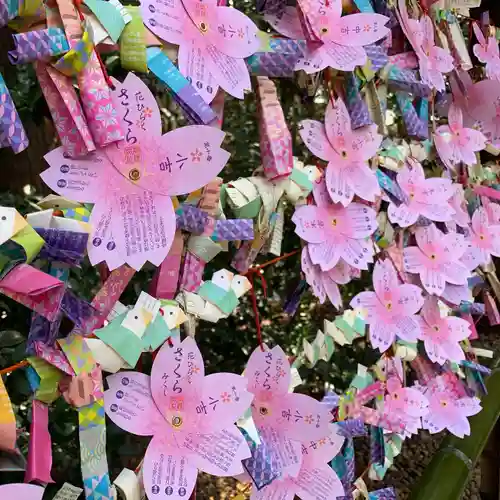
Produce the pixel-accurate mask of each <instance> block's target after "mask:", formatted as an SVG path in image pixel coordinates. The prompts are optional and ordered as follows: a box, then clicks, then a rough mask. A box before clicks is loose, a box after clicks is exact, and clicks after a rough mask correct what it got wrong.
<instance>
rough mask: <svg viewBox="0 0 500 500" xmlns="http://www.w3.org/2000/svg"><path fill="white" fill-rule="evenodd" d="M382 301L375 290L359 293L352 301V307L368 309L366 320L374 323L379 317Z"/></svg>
mask: <svg viewBox="0 0 500 500" xmlns="http://www.w3.org/2000/svg"><path fill="white" fill-rule="evenodd" d="M381 305H382V304H381V303H380V301H379V300H378V298H377V295H376V294H375V292H361V293H358V294H357V295H356V296H355V297H354V298H353V299H352V300H351V303H350V306H351V307H361V308H363V309H364V310H365V311H366V321H367V323H368V324H372V323H373V322H374V321H375V320H376V319H377V318H378V311H379V309H380V307H381Z"/></svg>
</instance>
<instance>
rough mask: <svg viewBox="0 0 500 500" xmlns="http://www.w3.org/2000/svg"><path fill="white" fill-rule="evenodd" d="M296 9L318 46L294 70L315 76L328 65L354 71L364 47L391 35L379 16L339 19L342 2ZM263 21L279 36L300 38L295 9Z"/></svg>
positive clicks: (305, 0)
mask: <svg viewBox="0 0 500 500" xmlns="http://www.w3.org/2000/svg"><path fill="white" fill-rule="evenodd" d="M299 7H300V9H301V11H302V15H303V16H304V18H305V21H306V22H307V23H308V26H309V27H310V29H311V30H312V34H313V35H314V36H315V37H316V40H317V41H319V42H320V44H310V45H309V46H308V47H307V53H306V56H305V57H303V58H300V59H299V60H298V61H297V63H296V65H295V70H297V71H298V70H304V71H305V72H306V73H309V74H311V73H316V72H318V71H321V70H323V69H325V68H326V67H328V66H331V67H332V68H335V69H339V70H342V71H353V70H354V69H355V68H356V66H362V65H364V64H365V63H366V61H367V54H366V51H365V49H364V48H363V47H364V46H366V45H370V44H372V43H375V42H377V41H378V40H381V39H382V38H384V37H385V36H387V35H388V34H389V33H390V30H389V29H388V28H386V27H385V24H387V23H388V22H389V18H388V17H385V16H382V15H380V14H351V15H348V16H342V2H341V0H333V1H331V2H326V3H323V2H319V1H318V0H301V1H299ZM266 20H267V21H268V22H270V24H271V25H272V26H273V27H274V28H275V29H276V30H277V31H278V32H279V33H281V34H283V35H285V36H288V37H291V38H296V39H297V38H300V39H303V38H304V35H303V34H302V32H301V31H299V26H300V20H299V14H298V12H297V10H295V12H293V11H292V10H291V9H288V10H286V16H281V17H280V16H272V15H267V16H266Z"/></svg>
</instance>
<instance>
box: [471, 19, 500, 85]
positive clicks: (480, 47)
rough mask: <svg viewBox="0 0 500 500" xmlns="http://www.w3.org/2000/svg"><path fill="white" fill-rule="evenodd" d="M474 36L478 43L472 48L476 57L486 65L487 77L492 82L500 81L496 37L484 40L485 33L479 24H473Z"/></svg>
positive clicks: (499, 61) (499, 56)
mask: <svg viewBox="0 0 500 500" xmlns="http://www.w3.org/2000/svg"><path fill="white" fill-rule="evenodd" d="M472 28H473V30H474V34H475V35H476V38H477V41H478V43H476V44H475V45H474V47H472V50H473V52H474V54H475V56H476V57H477V58H478V59H479V60H480V61H481V62H482V63H485V64H486V76H487V77H488V78H489V79H490V80H497V81H500V51H499V49H498V40H497V39H496V37H495V36H494V35H490V36H489V37H488V40H486V39H485V38H484V35H483V32H482V31H481V28H480V27H479V26H478V24H477V23H475V22H474V23H472Z"/></svg>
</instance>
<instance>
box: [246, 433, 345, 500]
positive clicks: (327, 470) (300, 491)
mask: <svg viewBox="0 0 500 500" xmlns="http://www.w3.org/2000/svg"><path fill="white" fill-rule="evenodd" d="M330 429H331V433H330V434H329V435H328V436H327V437H325V438H322V439H319V440H315V441H311V442H310V443H307V444H303V445H302V463H301V467H300V470H299V473H298V475H297V476H296V477H286V478H284V479H281V478H278V479H275V480H274V481H273V482H272V483H271V484H269V485H268V486H264V487H263V488H261V489H260V490H258V489H257V488H254V489H253V491H252V495H251V497H250V499H251V500H269V499H273V498H276V499H278V498H279V499H281V500H293V498H294V497H295V495H297V496H298V497H299V498H300V499H302V500H310V499H312V498H321V497H323V498H330V497H331V498H337V497H340V496H343V495H344V487H343V486H342V483H341V482H340V479H339V478H338V476H337V474H336V473H335V471H334V470H333V469H332V468H331V467H330V466H329V462H330V461H331V460H332V459H333V458H334V457H335V456H336V455H337V454H338V453H339V451H340V449H341V448H342V445H343V443H344V437H343V436H341V435H340V434H338V433H337V426H336V425H335V424H331V425H330ZM311 492H314V495H311Z"/></svg>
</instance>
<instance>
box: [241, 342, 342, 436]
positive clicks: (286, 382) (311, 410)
mask: <svg viewBox="0 0 500 500" xmlns="http://www.w3.org/2000/svg"><path fill="white" fill-rule="evenodd" d="M245 376H246V377H247V378H248V380H249V383H248V390H249V391H250V392H251V393H253V395H254V400H253V402H252V416H253V419H254V421H255V424H256V426H257V428H259V427H271V428H273V429H275V430H276V431H277V432H278V433H280V434H282V435H284V436H286V437H287V438H288V439H291V440H294V441H298V442H307V441H315V440H318V439H321V438H324V437H326V436H327V435H328V434H329V427H328V424H329V422H330V421H331V420H332V416H331V414H330V412H329V410H328V408H327V407H326V406H325V405H322V404H321V403H320V402H319V401H316V400H315V399H313V398H311V397H309V396H306V395H304V394H294V393H289V392H288V389H289V386H290V379H291V375H290V363H289V362H288V358H287V357H286V355H285V353H284V352H283V350H282V349H281V347H279V346H275V347H274V348H273V349H271V350H264V351H263V350H262V349H261V348H260V347H257V348H256V349H255V350H254V352H253V353H252V354H251V356H250V359H249V360H248V363H247V367H246V369H245Z"/></svg>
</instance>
